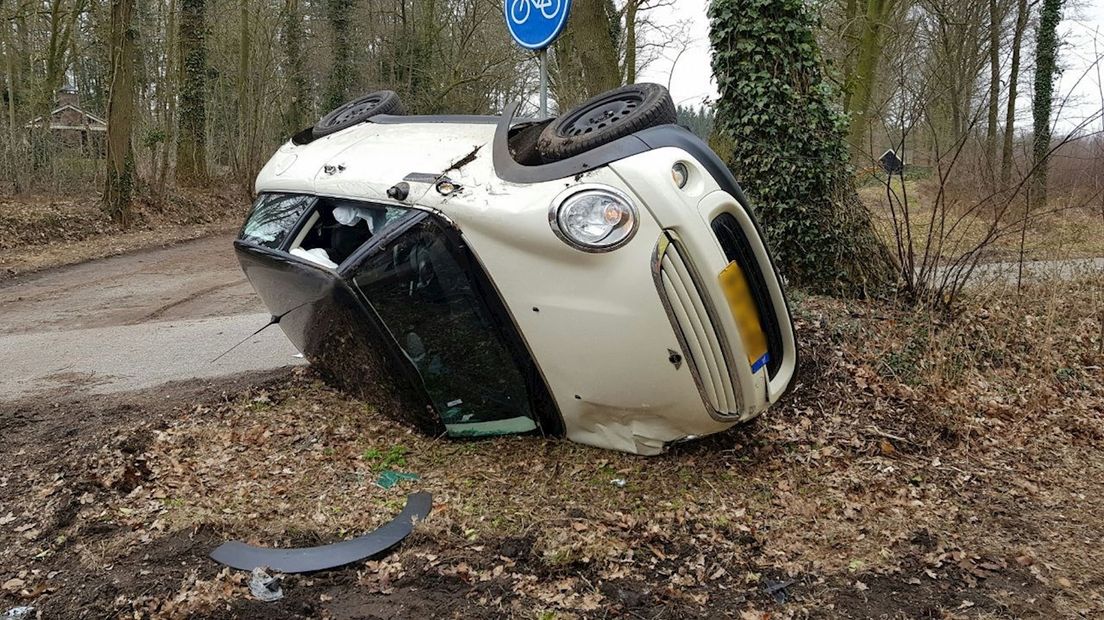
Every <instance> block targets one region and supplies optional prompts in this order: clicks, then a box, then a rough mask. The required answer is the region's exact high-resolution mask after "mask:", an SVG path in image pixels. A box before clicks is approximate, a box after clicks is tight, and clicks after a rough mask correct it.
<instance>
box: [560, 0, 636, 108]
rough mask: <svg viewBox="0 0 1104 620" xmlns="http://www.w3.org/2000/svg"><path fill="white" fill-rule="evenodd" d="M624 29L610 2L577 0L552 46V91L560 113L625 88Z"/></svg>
mask: <svg viewBox="0 0 1104 620" xmlns="http://www.w3.org/2000/svg"><path fill="white" fill-rule="evenodd" d="M620 27H621V25H620V23H619V22H618V20H617V11H616V10H615V9H614V7H613V6H612V3H611V2H610V1H609V0H576V1H575V2H574V3H573V4H572V6H571V17H570V18H569V20H568V23H567V29H566V30H565V31H564V34H563V36H561V37H560V38H559V39H557V40H556V43H555V44H554V45H553V47H552V52H553V57H552V63H551V66H550V70H549V80H550V82H551V89H552V92H553V94H554V95H555V98H556V105H558V106H559V109H560V110H566V109H567V108H570V107H572V106H575V105H578V104H579V103H581V102H583V101H584V100H586V99H589V98H591V97H593V96H595V95H597V94H600V93H603V92H605V91H607V90H610V89H613V88H617V87H618V86H620V85H621V65H620V62H619V61H618V54H617V39H616V33H617V32H618V29H619V28H620Z"/></svg>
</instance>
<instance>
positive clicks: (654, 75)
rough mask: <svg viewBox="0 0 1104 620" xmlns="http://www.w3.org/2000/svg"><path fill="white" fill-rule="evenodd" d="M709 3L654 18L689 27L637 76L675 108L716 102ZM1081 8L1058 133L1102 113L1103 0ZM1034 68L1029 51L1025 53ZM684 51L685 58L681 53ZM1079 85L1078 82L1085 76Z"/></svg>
mask: <svg viewBox="0 0 1104 620" xmlns="http://www.w3.org/2000/svg"><path fill="white" fill-rule="evenodd" d="M707 3H708V0H678V1H677V2H676V3H675V5H676V6H672V7H660V8H657V9H655V10H654V13H653V15H652V18H653V19H654V20H655V21H656V23H659V24H664V25H669V26H673V25H675V24H677V23H678V22H679V21H686V22H687V26H688V28H689V31H688V35H689V36H688V37H687V38H686V40H685V43H686V46H687V47H686V49H685V51H682V50H681V46H682V44H681V43H680V44H679V47H678V48H675V49H670V50H666V52H665V53H664V56H663V57H660V58H657V59H656V60H655V61H654V62H652V63H651V64H650V65H649V66H647V67H645V68H644V70H643V71H641V72H640V75H639V76H638V81H641V82H656V83H659V84H663V85H667V84H670V90H671V97H672V98H673V99H674V100H675V103H676V104H682V105H697V104H698V103H700V102H702V101H704V100H710V99H715V98H716V96H717V88H716V85H714V84H713V81H712V70H711V69H710V66H709V60H710V53H709V24H708V20H707V19H706V17H705V7H706V4H707ZM1078 4H1080V6H1079V7H1077V8H1073V9H1067V10H1066V12H1065V13H1066V14H1065V15H1064V16H1063V17H1064V19H1063V21H1062V24H1061V26H1060V28H1059V30H1060V33H1061V35H1062V37H1063V40H1064V42H1065V44H1064V45H1063V47H1062V50H1061V52H1060V57H1059V62H1060V63H1061V64H1062V66H1063V68H1064V71H1063V73H1062V77H1061V80H1060V81H1059V84H1058V87H1057V88H1056V90H1055V93H1056V95H1057V97H1058V98H1059V99H1061V98H1063V97H1066V96H1067V95H1069V103H1067V105H1066V107H1065V109H1064V110H1063V111H1062V113H1061V118H1059V119H1058V122H1057V125H1058V128H1059V129H1066V130H1068V129H1071V128H1073V127H1074V126H1075V125H1076V124H1077V123H1078V122H1080V121H1081V119H1083V118H1085V117H1086V116H1091V115H1094V114H1095V113H1096V112H1097V111H1099V110H1100V108H1101V106H1102V105H1104V104H1102V103H1101V100H1100V99H1101V95H1100V81H1101V77H1104V67H1099V68H1100V73H1099V74H1098V73H1097V71H1096V67H1092V64H1093V60H1094V59H1095V58H1096V57H1098V56H1099V55H1101V54H1104V0H1083V2H1080V3H1078ZM1094 34H1095V35H1096V38H1097V39H1098V43H1097V51H1095V52H1094V51H1093V38H1094ZM1024 51H1025V53H1028V57H1027V58H1025V61H1026V62H1028V63H1030V62H1031V58H1030V53H1031V50H1028V49H1025V50H1024ZM680 52H681V53H680ZM1086 69H1089V73H1088V74H1087V75H1084V78H1083V79H1081V80H1080V84H1077V82H1078V80H1079V78H1081V77H1082V75H1083V74H1085V70H1086ZM1020 91H1021V95H1022V97H1021V98H1018V106H1019V108H1020V110H1021V115H1023V116H1024V117H1025V118H1026V117H1027V115H1028V114H1029V110H1030V106H1031V99H1030V94H1031V92H1030V91H1031V83H1030V76H1021V82H1020ZM1102 123H1104V121H1098V122H1097V123H1095V125H1096V127H1095V128H1096V129H1097V130H1100V129H1101V128H1104V125H1102Z"/></svg>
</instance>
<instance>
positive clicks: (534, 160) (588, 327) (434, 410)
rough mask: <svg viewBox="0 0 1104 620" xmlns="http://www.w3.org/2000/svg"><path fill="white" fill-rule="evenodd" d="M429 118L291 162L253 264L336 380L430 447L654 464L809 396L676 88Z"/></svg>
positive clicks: (354, 105)
mask: <svg viewBox="0 0 1104 620" xmlns="http://www.w3.org/2000/svg"><path fill="white" fill-rule="evenodd" d="M518 107H519V106H518V105H516V104H515V105H512V106H510V107H508V108H507V110H506V111H505V112H504V114H503V115H501V116H406V115H403V114H402V112H401V106H400V104H399V101H398V98H397V97H396V95H395V94H394V93H392V92H389V91H379V92H375V93H370V94H368V95H366V96H364V97H361V98H359V99H357V100H355V101H351V102H349V103H348V104H345V105H344V106H342V107H341V108H338V109H337V110H334V111H333V112H331V113H330V114H328V115H327V116H325V117H323V118H322V120H320V121H319V123H318V124H317V125H315V126H314V127H311V128H308V129H306V130H304V131H302V132H300V133H298V134H296V135H295V136H294V137H293V138H292V139H291V140H290V141H289V142H287V143H286V144H284V145H283V146H281V147H280V148H279V150H278V151H277V152H276V154H275V155H274V156H273V157H272V158H271V160H270V161H269V162H268V163H267V164H266V165H265V167H264V168H263V169H262V170H261V172H260V174H259V176H258V178H257V183H256V191H257V199H256V202H255V204H254V205H253V209H252V211H251V212H250V214H249V216H248V218H247V220H246V222H245V225H244V227H243V228H242V231H241V234H240V237H239V239H238V240H237V241H236V242H235V246H236V251H237V254H238V257H239V259H240V261H241V264H242V267H243V269H244V270H245V273H246V275H247V276H248V278H249V281H250V282H251V283H252V285H253V286H254V288H255V289H256V290H257V292H258V293H259V294H260V296H261V297H262V298H263V300H264V302H265V304H266V305H267V307H268V309H269V310H270V312H271V313H272V315H273V317H274V320H275V321H278V323H279V325H280V327H281V328H282V329H283V330H284V332H285V333H286V334H287V336H288V337H289V338H290V339H291V341H292V342H293V343H294V344H295V346H296V347H298V349H299V350H300V351H301V352H303V353H304V355H305V356H306V357H307V359H308V360H309V361H310V362H311V364H312V365H313V366H315V367H316V368H317V369H318V371H319V372H320V373H321V375H322V376H323V377H324V378H325V379H326V380H327V381H329V382H331V383H333V384H334V385H336V386H338V387H340V388H342V389H345V390H348V391H350V392H352V393H353V394H354V395H358V396H363V397H366V398H370V399H372V400H373V401H374V402H376V403H377V405H378V406H379V407H380V410H381V411H383V412H385V413H387V414H389V415H391V416H392V417H395V418H398V419H401V420H404V421H407V422H409V423H412V424H414V425H416V426H417V427H419V428H420V429H422V430H423V431H425V432H428V433H444V434H448V435H449V436H453V437H473V436H487V435H503V434H515V433H534V434H543V435H546V436H564V437H566V438H568V439H570V440H573V441H577V442H581V443H585V444H590V445H594V446H600V447H604V448H611V449H616V450H623V451H626V452H632V453H637V454H657V453H660V452H662V451H664V450H665V449H666V448H667V447H668V446H670V445H672V444H673V443H676V442H681V441H686V440H688V439H692V438H694V437H699V436H702V435H707V434H710V433H716V432H718V431H722V430H725V429H727V428H729V427H731V426H732V425H734V424H736V423H739V422H742V421H746V420H748V419H750V418H752V417H754V416H756V415H758V414H760V413H762V412H763V411H764V410H765V409H766V408H767V407H768V406H769V405H770V404H771V403H773V402H776V401H777V400H778V399H779V398H780V397H781V396H782V395H783V394H784V393H785V392H786V391H787V390H788V389H789V387H790V385H791V384H792V382H793V378H794V372H795V368H796V363H797V347H796V342H795V339H794V329H793V323H792V320H791V317H790V312H789V309H788V304H787V301H786V295H785V292H784V290H783V283H782V280H781V278H780V277H779V275H778V272H777V270H776V269H775V266H774V264H773V263H772V261H771V255H770V252H769V250H768V248H767V245H766V243H765V241H764V239H763V235H762V234H761V232H760V230H759V227H758V224H757V223H756V220H755V218H754V216H753V214H752V210H751V207H750V205H749V204H748V201H747V198H746V197H745V196H744V194H743V192H742V191H741V189H740V187H739V185H738V184H737V183H736V181H735V179H733V177H732V175H731V173H730V172H729V171H728V169H727V168H726V167H725V165H724V164H723V163H722V162H721V160H720V159H719V158H718V157H717V155H716V154H714V153H713V152H712V151H711V150H710V149H709V147H708V146H706V145H705V144H704V143H703V142H702V141H701V140H700V139H698V138H697V137H696V136H694V135H693V134H692V133H690V132H689V131H687V130H685V129H683V128H681V127H679V126H677V125H675V124H674V121H675V110H674V105H673V104H672V102H671V99H670V96H669V94H668V93H667V92H666V90H665V89H663V88H662V87H660V86H657V85H653V84H639V85H632V86H627V87H623V88H620V89H617V90H614V91H610V92H608V93H605V94H603V95H600V96H598V97H595V98H594V99H592V100H590V101H587V102H585V103H583V104H582V105H580V106H578V107H576V108H574V109H572V110H569V111H567V112H566V113H564V114H562V115H560V116H559V117H557V118H553V119H543V120H532V119H521V118H516V112H517V110H518Z"/></svg>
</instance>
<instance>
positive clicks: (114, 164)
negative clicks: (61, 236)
mask: <svg viewBox="0 0 1104 620" xmlns="http://www.w3.org/2000/svg"><path fill="white" fill-rule="evenodd" d="M133 21H134V0H111V35H110V41H111V55H110V63H111V87H110V91H109V92H110V95H109V98H108V104H107V183H106V185H105V186H104V194H103V209H104V212H105V213H107V214H108V215H109V216H110V217H111V219H113V220H115V221H117V222H119V223H120V224H122V225H124V226H125V225H127V224H128V223H129V222H130V220H131V217H132V214H131V211H132V210H131V198H132V195H133V192H134V181H135V178H134V176H135V175H134V153H133V151H132V148H131V136H132V133H133V126H134V101H135V91H134V48H135V44H134V39H135V37H136V32H135V29H134V27H133Z"/></svg>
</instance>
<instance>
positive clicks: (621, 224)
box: [548, 186, 639, 252]
mask: <svg viewBox="0 0 1104 620" xmlns="http://www.w3.org/2000/svg"><path fill="white" fill-rule="evenodd" d="M548 221H549V223H550V224H551V225H552V230H553V231H554V232H555V233H556V235H557V236H558V237H559V238H560V239H563V240H564V241H566V242H567V243H568V245H571V246H574V247H576V248H578V249H580V250H583V251H585V252H608V251H610V250H614V249H617V248H619V247H621V246H623V245H625V244H626V243H628V242H629V240H630V239H632V237H633V234H634V233H636V229H637V226H639V218H638V217H637V213H636V207H635V206H633V203H632V201H631V200H629V198H628V197H627V196H625V195H624V194H622V193H621V192H619V191H617V190H615V189H613V188H610V187H602V186H576V187H573V188H571V189H570V190H568V191H567V192H565V193H564V194H562V195H561V196H560V197H559V198H557V199H556V200H555V201H554V202H553V203H552V209H551V210H550V211H549V213H548Z"/></svg>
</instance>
